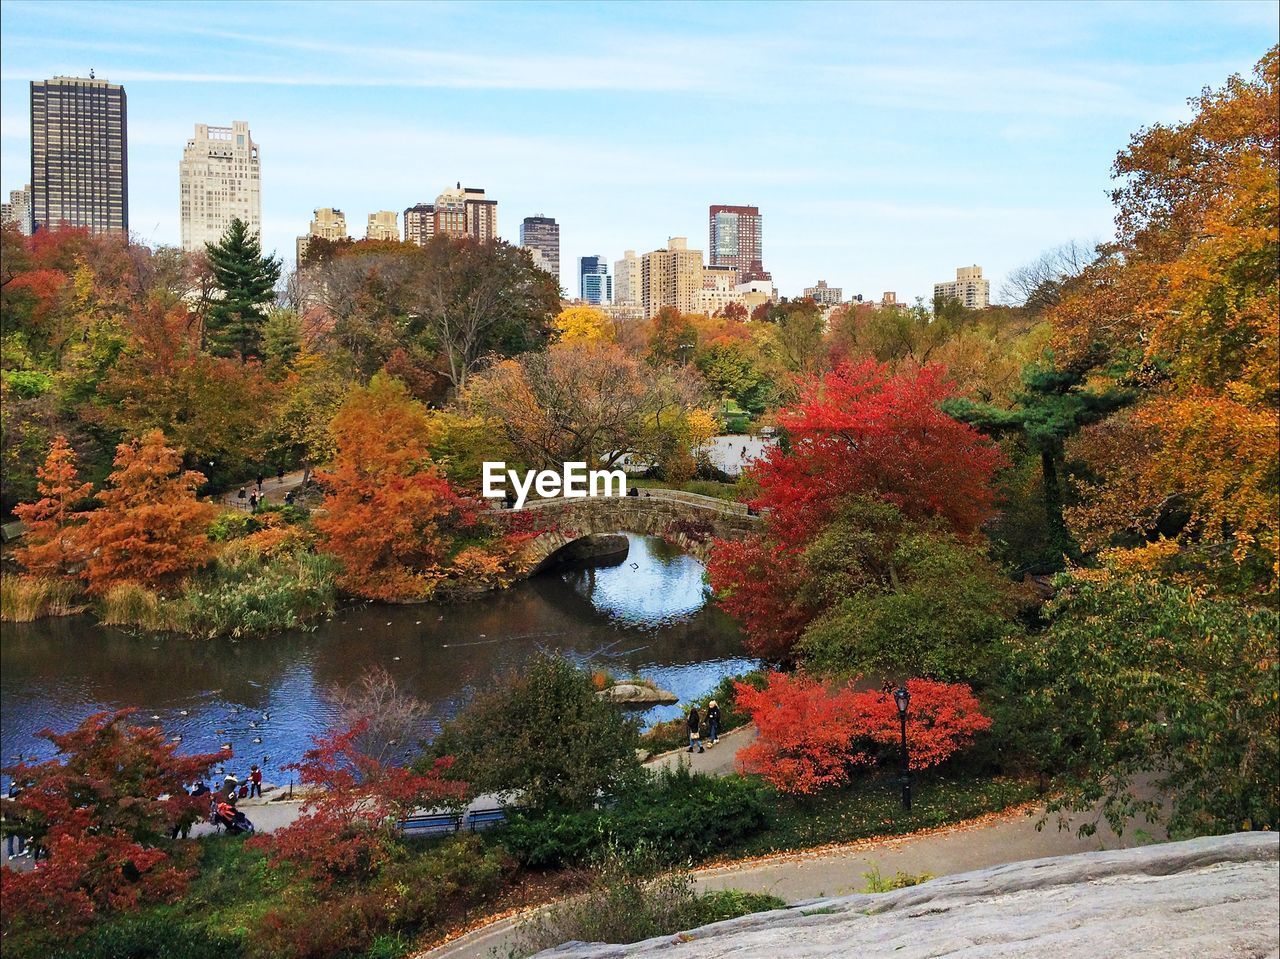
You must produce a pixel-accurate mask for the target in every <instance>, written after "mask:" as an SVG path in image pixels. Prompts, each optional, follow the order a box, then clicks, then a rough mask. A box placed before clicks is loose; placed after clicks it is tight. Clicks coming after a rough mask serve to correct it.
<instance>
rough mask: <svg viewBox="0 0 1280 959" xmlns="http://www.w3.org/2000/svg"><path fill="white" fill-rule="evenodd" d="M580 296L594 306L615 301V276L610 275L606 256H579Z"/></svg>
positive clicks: (583, 300)
mask: <svg viewBox="0 0 1280 959" xmlns="http://www.w3.org/2000/svg"><path fill="white" fill-rule="evenodd" d="M578 297H579V298H580V299H581V300H582V302H583V303H590V304H591V305H592V306H602V305H604V304H606V303H612V302H613V277H611V276H610V275H609V263H608V261H607V260H606V259H605V258H604V257H602V256H584V257H579V259H578Z"/></svg>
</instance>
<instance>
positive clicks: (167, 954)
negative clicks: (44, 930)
mask: <svg viewBox="0 0 1280 959" xmlns="http://www.w3.org/2000/svg"><path fill="white" fill-rule="evenodd" d="M244 946H245V943H244V940H243V939H242V938H241V937H240V936H236V935H227V934H224V933H218V932H213V931H211V930H209V929H205V928H202V927H192V926H190V925H187V924H185V923H183V922H182V921H181V920H178V919H174V918H171V917H168V916H165V915H158V914H151V915H143V916H130V917H128V918H124V919H120V920H117V921H115V922H109V923H105V924H103V925H100V926H98V927H97V928H95V929H93V930H92V931H90V932H88V933H86V934H85V935H84V936H82V937H81V938H80V939H79V940H78V941H77V942H76V944H75V948H74V949H72V950H71V951H69V952H65V953H63V954H62V955H63V956H64V957H65V959H226V957H227V956H234V955H239V954H241V953H242V952H243V950H244Z"/></svg>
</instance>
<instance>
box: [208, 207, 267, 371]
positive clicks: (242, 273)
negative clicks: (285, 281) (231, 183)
mask: <svg viewBox="0 0 1280 959" xmlns="http://www.w3.org/2000/svg"><path fill="white" fill-rule="evenodd" d="M205 253H206V255H207V256H208V258H209V266H210V268H211V269H212V270H213V276H214V282H215V283H217V286H218V289H219V290H221V291H222V298H221V299H218V300H215V301H214V302H213V303H212V304H210V307H209V315H208V320H207V322H206V333H207V338H208V348H209V351H210V352H211V353H214V354H215V355H217V356H238V357H239V358H240V359H241V360H246V359H249V358H250V357H259V356H261V355H262V326H263V323H264V321H265V319H266V313H265V309H264V307H265V305H266V304H268V303H270V302H271V301H272V300H273V299H275V285H276V280H278V279H279V278H280V261H279V260H277V259H275V258H274V257H269V256H263V255H262V247H261V246H260V245H259V243H258V236H257V234H255V233H252V232H250V230H249V227H248V226H247V225H246V224H245V223H244V221H242V220H240V219H235V220H232V221H231V225H230V226H229V227H227V232H226V233H224V234H223V236H222V239H220V240H219V241H218V242H217V243H206V244H205Z"/></svg>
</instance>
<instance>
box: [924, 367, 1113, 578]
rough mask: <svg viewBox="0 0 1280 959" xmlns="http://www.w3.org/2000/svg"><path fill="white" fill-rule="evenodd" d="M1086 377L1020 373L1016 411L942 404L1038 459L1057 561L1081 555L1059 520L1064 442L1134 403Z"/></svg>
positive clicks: (1080, 370) (1052, 370)
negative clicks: (1014, 438) (1016, 441)
mask: <svg viewBox="0 0 1280 959" xmlns="http://www.w3.org/2000/svg"><path fill="white" fill-rule="evenodd" d="M1088 373H1089V366H1088V365H1086V364H1083V363H1080V364H1076V365H1074V366H1068V367H1057V366H1055V365H1054V364H1053V362H1052V360H1050V361H1049V362H1047V363H1043V364H1032V365H1031V366H1028V367H1027V368H1026V369H1025V370H1023V373H1022V385H1023V389H1022V390H1021V391H1019V392H1018V393H1015V394H1014V402H1015V403H1016V404H1017V406H1016V407H1015V408H1013V409H1004V408H1002V407H998V406H993V405H991V404H989V403H974V402H973V401H971V400H967V399H951V400H947V401H945V402H944V403H943V404H942V409H943V410H944V411H945V412H947V413H949V414H950V415H951V416H954V417H955V418H956V419H958V420H960V421H961V422H964V423H970V424H972V425H973V426H976V427H977V428H978V429H980V430H982V431H983V432H985V433H987V434H989V435H991V436H993V437H1000V436H1005V435H1008V434H1016V435H1018V436H1020V437H1021V438H1022V440H1023V442H1024V443H1025V444H1026V446H1027V448H1028V449H1029V450H1030V451H1031V452H1032V453H1033V454H1035V455H1037V456H1039V458H1040V473H1041V483H1042V489H1043V494H1044V511H1045V521H1046V523H1047V524H1048V529H1049V538H1050V547H1051V548H1052V549H1053V550H1054V552H1055V554H1056V555H1059V556H1061V555H1063V554H1066V555H1069V556H1075V555H1077V554H1078V552H1079V550H1078V547H1077V546H1076V543H1075V541H1074V540H1073V539H1072V537H1071V534H1070V532H1069V531H1068V530H1067V524H1066V522H1065V521H1064V520H1063V518H1062V484H1061V479H1060V477H1061V472H1062V464H1063V458H1064V448H1065V444H1066V441H1067V439H1068V438H1070V437H1071V436H1074V435H1075V434H1076V433H1078V432H1080V430H1081V429H1083V428H1084V427H1086V426H1088V425H1089V424H1091V423H1097V422H1099V421H1100V420H1103V419H1105V418H1106V417H1107V416H1109V415H1110V414H1111V413H1113V412H1114V411H1115V410H1118V409H1120V408H1121V407H1122V406H1125V405H1127V404H1128V403H1131V402H1132V401H1133V398H1134V395H1133V394H1132V393H1131V392H1129V391H1128V390H1124V389H1114V388H1113V389H1106V390H1102V391H1094V390H1090V389H1088V388H1087V387H1086V380H1087V377H1088Z"/></svg>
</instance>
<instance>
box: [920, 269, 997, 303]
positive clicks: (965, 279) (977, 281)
mask: <svg viewBox="0 0 1280 959" xmlns="http://www.w3.org/2000/svg"><path fill="white" fill-rule="evenodd" d="M933 298H934V299H935V300H937V299H939V298H941V299H944V300H959V301H960V305H961V306H963V307H965V308H966V309H970V310H985V309H986V308H987V307H988V306H990V304H991V284H990V283H989V282H988V281H987V280H984V279H983V278H982V267H980V266H977V265H976V264H975V265H974V266H960V267H956V278H955V281H954V282H952V281H947V282H946V283H935V284H933Z"/></svg>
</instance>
